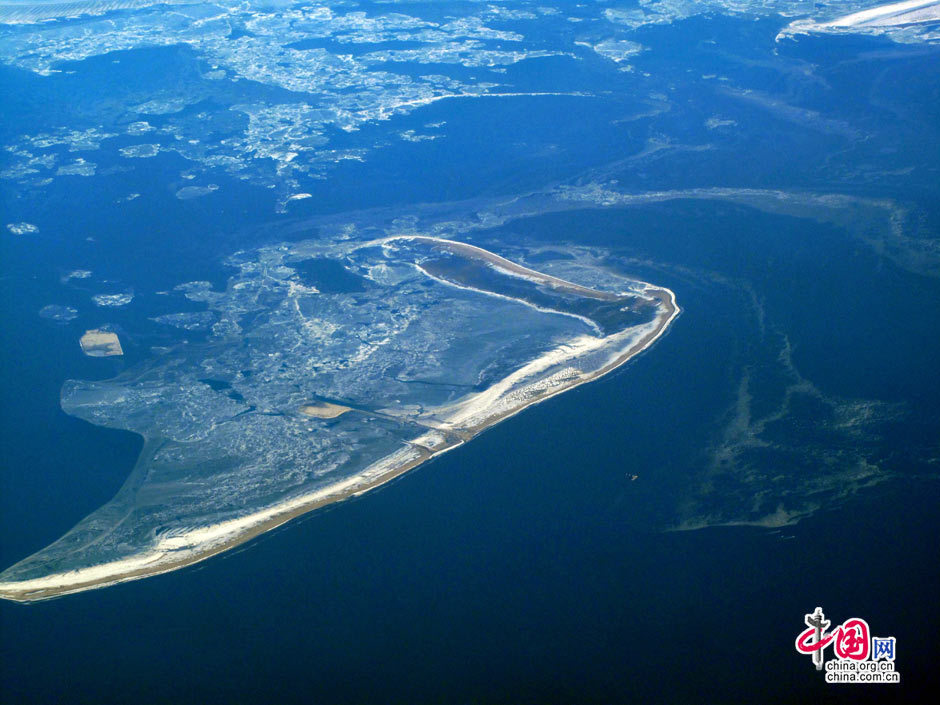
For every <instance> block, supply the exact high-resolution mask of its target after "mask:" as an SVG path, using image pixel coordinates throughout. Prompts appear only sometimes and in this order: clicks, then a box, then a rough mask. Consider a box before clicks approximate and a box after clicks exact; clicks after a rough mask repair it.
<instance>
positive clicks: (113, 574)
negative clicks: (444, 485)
mask: <svg viewBox="0 0 940 705" xmlns="http://www.w3.org/2000/svg"><path fill="white" fill-rule="evenodd" d="M399 237H401V236H399ZM405 237H407V236H405ZM396 239H397V238H396ZM414 239H422V240H435V241H436V242H437V243H438V244H440V245H441V246H443V247H446V248H451V247H455V246H456V247H455V249H459V250H462V251H463V253H464V254H470V251H471V250H472V254H471V255H470V256H475V257H478V258H482V259H486V260H488V261H490V262H492V263H493V264H496V265H498V266H500V267H506V265H507V264H509V265H512V266H513V268H514V269H515V272H516V273H517V274H519V275H522V276H526V277H532V278H538V279H539V280H541V282H542V283H549V282H550V285H551V286H553V287H558V288H569V287H570V289H571V290H572V291H576V292H577V293H579V294H582V295H584V291H585V288H584V287H581V286H578V285H576V284H573V283H570V282H565V281H564V280H561V279H557V278H555V277H550V276H549V275H544V274H541V273H539V272H535V271H534V270H529V269H527V268H525V267H522V266H520V265H516V264H515V263H513V262H510V261H509V260H505V259H504V258H502V257H499V256H498V255H495V254H493V253H490V252H488V251H486V250H483V249H481V248H476V247H474V246H471V245H465V244H464V243H456V242H452V241H446V240H437V239H436V238H425V237H420V236H418V237H415V238H414ZM464 248H467V249H464ZM641 284H643V283H641ZM645 287H646V288H645V290H644V291H643V294H644V295H645V296H648V297H650V298H651V299H652V300H655V301H656V302H657V303H656V306H657V309H658V314H657V317H656V319H654V321H655V324H654V325H652V326H651V328H650V330H648V331H647V332H645V333H644V334H643V335H641V336H640V337H639V338H637V339H636V340H632V341H631V343H630V344H629V345H628V347H627V348H626V349H624V350H623V351H621V352H620V353H619V354H617V355H614V356H613V357H612V358H611V359H610V360H609V361H608V362H607V363H606V364H604V365H602V366H601V367H600V368H598V369H597V370H595V371H593V372H591V373H582V374H580V375H579V376H577V377H575V378H568V379H565V380H564V381H563V382H562V383H560V384H557V385H556V386H554V387H550V388H548V389H546V390H544V391H543V392H541V393H537V394H535V395H534V396H533V397H532V398H531V399H527V400H525V401H524V402H523V403H519V404H517V405H515V406H509V408H506V409H505V410H498V411H497V412H496V413H490V414H486V413H485V412H486V410H487V407H486V406H484V408H483V414H482V417H481V416H480V414H473V413H472V409H471V412H469V413H470V418H471V419H473V418H476V420H477V422H476V423H469V424H467V425H463V424H459V425H457V426H454V427H448V426H449V424H447V423H444V424H441V425H440V426H439V427H438V428H437V429H434V428H429V429H428V433H426V434H424V435H423V436H421V437H419V438H417V439H414V440H413V441H411V442H409V443H408V445H406V446H405V447H404V448H402V449H400V450H398V451H396V452H394V453H392V454H390V455H388V456H386V457H384V458H382V459H380V460H379V461H377V462H375V463H373V464H372V465H370V466H369V467H367V468H366V469H364V470H362V471H361V472H359V473H357V474H356V475H353V476H351V477H349V478H346V479H344V480H340V481H338V482H335V483H333V484H331V485H328V486H326V487H323V488H321V489H318V490H315V491H313V492H310V493H307V494H305V495H301V496H300V497H295V498H293V499H290V500H286V501H284V502H282V503H281V504H279V505H274V506H272V507H268V508H266V509H262V510H259V511H257V512H255V513H253V514H250V515H248V516H246V517H242V518H239V519H233V520H229V521H226V522H222V523H220V524H217V525H214V526H209V527H201V528H196V529H192V530H190V531H187V532H185V533H177V534H168V535H166V536H164V537H162V538H161V539H160V540H159V541H158V543H157V544H156V546H153V547H151V548H149V549H148V550H147V552H146V553H142V554H139V556H133V557H129V558H125V559H121V560H118V561H114V562H112V563H104V564H99V565H96V566H91V567H88V568H81V569H77V570H74V571H66V572H61V573H53V574H50V575H47V576H44V577H41V578H32V579H27V580H23V581H13V582H6V583H0V598H3V599H8V600H12V601H15V602H23V603H25V602H35V601H40V600H47V599H52V598H55V597H60V596H63V595H68V594H72V593H77V592H84V591H86V590H93V589H97V588H102V587H107V586H110V585H115V584H118V583H123V582H128V581H131V580H139V579H142V578H146V577H151V576H154V575H160V574H162V573H168V572H171V571H174V570H179V569H181V568H185V567H187V566H189V565H193V564H195V563H199V562H201V561H204V560H206V559H208V558H211V557H212V556H215V555H217V554H219V553H223V552H225V551H228V550H230V549H232V548H235V547H236V546H238V545H241V544H243V543H246V542H248V541H251V540H252V539H254V538H256V537H257V536H260V535H261V534H264V533H267V532H268V531H271V530H273V529H276V528H278V527H279V526H282V525H283V524H285V523H287V522H289V521H291V520H292V519H295V518H297V517H299V516H301V515H303V514H307V513H308V512H312V511H314V510H316V509H319V508H321V507H324V506H326V505H329V504H333V503H335V502H340V501H342V500H345V499H348V498H350V497H357V496H359V495H362V494H364V493H366V492H368V491H370V490H372V489H375V488H377V487H380V486H381V485H384V484H386V483H388V482H390V481H391V480H394V479H395V478H397V477H400V476H402V475H404V474H405V473H407V472H409V471H410V470H412V469H414V468H416V467H418V466H419V465H421V464H423V463H424V462H426V461H428V460H430V459H431V458H434V457H436V456H438V455H441V454H443V453H446V452H448V451H450V450H453V449H454V448H456V447H458V446H460V445H462V444H463V443H465V442H466V441H468V440H470V439H472V438H474V437H475V436H477V435H478V434H480V433H482V432H483V431H485V430H486V429H488V428H490V427H492V426H494V425H496V424H498V423H499V422H501V421H503V420H505V419H507V418H509V417H511V416H514V415H515V414H518V413H519V412H521V411H523V410H524V409H527V408H528V407H530V406H532V405H533V404H537V403H540V402H542V401H545V400H546V399H550V398H552V397H554V396H556V395H558V394H561V393H563V392H566V391H569V390H570V389H573V388H575V387H577V386H580V385H581V384H585V383H587V382H591V381H594V380H596V379H598V378H600V377H602V376H604V375H606V374H608V373H609V372H611V371H613V370H615V369H617V368H618V367H620V366H622V365H623V364H625V363H626V362H628V361H629V360H631V359H632V358H634V357H636V356H637V355H639V354H640V353H642V352H643V351H645V350H647V349H648V348H649V347H651V346H652V345H653V344H654V343H655V342H656V341H657V340H658V339H659V338H660V337H662V335H663V334H665V332H666V331H667V330H668V328H669V325H670V324H671V323H672V322H673V321H674V320H675V318H676V317H677V316H678V315H679V313H680V309H679V307H678V305H677V304H676V298H675V294H674V293H673V292H672V291H671V290H670V289H667V288H664V287H654V286H652V285H648V284H645ZM587 291H591V292H593V294H594V296H595V297H598V298H600V297H605V296H610V294H606V293H603V292H596V291H594V290H590V289H588V290H587ZM614 296H616V295H614ZM629 331H630V329H628V332H629ZM617 335H622V336H624V337H625V340H624V342H626V339H627V338H632V336H626V335H625V333H624V332H621V333H618V334H615V335H614V336H610V337H609V338H606V339H603V340H610V338H614V337H616V336H617ZM535 362H538V360H536V361H535ZM507 379H509V378H507ZM499 398H500V397H498V396H497V399H499ZM491 411H492V409H491ZM422 441H424V442H425V444H422Z"/></svg>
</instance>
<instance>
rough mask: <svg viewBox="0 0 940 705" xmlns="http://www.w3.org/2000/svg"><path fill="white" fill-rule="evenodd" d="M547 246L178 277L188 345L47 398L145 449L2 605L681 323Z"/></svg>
mask: <svg viewBox="0 0 940 705" xmlns="http://www.w3.org/2000/svg"><path fill="white" fill-rule="evenodd" d="M553 252H555V253H556V255H557V257H555V258H554V259H552V258H551V257H549V259H547V260H546V259H545V257H541V258H540V259H539V264H538V270H536V269H534V268H533V267H532V266H527V265H526V264H524V263H520V262H517V261H513V260H510V259H508V258H507V257H503V256H501V255H499V254H496V253H495V252H492V251H490V250H487V249H484V248H482V247H479V246H477V245H472V244H469V243H465V242H458V241H456V240H449V239H443V238H439V237H430V236H426V235H422V234H419V233H415V234H405V235H402V234H396V235H393V236H389V237H382V238H379V239H373V240H366V241H355V240H350V241H346V242H326V241H319V240H311V241H305V242H299V243H291V244H283V245H277V246H267V247H263V248H259V249H257V250H253V251H247V252H240V253H237V254H236V255H233V256H232V257H231V258H230V259H229V260H228V262H227V263H228V264H229V265H230V266H232V267H233V268H235V270H236V272H237V273H236V274H235V275H233V276H232V278H231V279H230V280H229V282H228V284H227V286H226V287H225V290H224V291H214V290H211V287H210V285H208V283H198V282H196V283H190V284H186V285H182V286H181V287H179V290H180V291H181V292H185V295H186V297H187V298H189V299H190V300H193V301H195V300H198V301H202V302H205V304H206V305H207V306H208V307H209V310H211V311H212V312H213V313H214V315H215V316H216V317H217V319H218V322H217V323H215V324H214V325H213V328H212V334H211V335H210V337H209V340H208V341H207V342H206V343H204V344H198V345H196V344H190V345H180V346H178V347H177V348H174V349H172V350H170V351H168V352H166V353H165V354H164V355H162V356H161V357H160V358H159V359H157V360H153V361H150V362H148V363H146V364H141V365H139V366H137V367H133V368H131V369H128V370H125V371H124V372H122V373H121V374H120V375H118V376H117V377H115V378H114V379H111V380H104V381H76V380H71V381H69V382H67V383H66V384H65V386H64V387H63V390H62V408H63V409H64V410H65V411H66V412H67V413H69V414H72V415H74V416H77V417H79V418H82V419H85V420H87V421H89V422H91V423H94V424H98V425H101V426H107V427H111V428H121V429H125V430H129V431H133V432H136V433H139V434H140V435H142V436H143V437H144V439H145V444H144V447H143V450H142V451H141V454H140V457H139V459H138V462H137V465H136V466H135V468H134V470H133V472H132V473H131V476H130V477H129V478H128V480H127V482H126V483H125V485H124V486H123V487H122V488H121V490H120V491H119V492H118V493H117V495H116V496H115V498H114V499H113V500H111V501H110V502H109V503H107V504H106V505H104V506H103V507H101V508H100V509H98V510H96V511H95V512H93V513H92V514H90V515H89V516H88V517H86V518H85V519H83V520H82V521H80V522H79V523H78V524H77V525H76V526H75V527H74V528H73V529H72V530H71V531H69V532H68V533H67V534H65V535H64V536H63V537H62V538H60V539H59V540H58V541H56V542H55V543H53V544H51V545H50V546H48V547H46V548H44V549H42V550H41V551H39V552H37V553H35V554H33V555H31V556H28V557H26V558H24V559H23V560H21V561H20V562H19V563H17V564H15V565H13V566H11V567H9V568H7V569H6V570H5V571H3V573H2V574H0V597H3V598H6V599H10V600H16V601H21V602H26V601H33V600H43V599H49V598H54V597H58V596H61V595H65V594H69V593H74V592H80V591H83V590H90V589H94V588H100V587H104V586H107V585H112V584H115V583H121V582H125V581H129V580H136V579H140V578H144V577H148V576H153V575H157V574H160V573H165V572H168V571H173V570H177V569H179V568H183V567H184V566H188V565H192V564H194V563H197V562H199V561H203V560H205V559H207V558H209V557H211V556H214V555H217V554H219V553H222V552H224V551H227V550H229V549H231V548H233V547H235V546H237V545H239V544H243V543H245V542H246V541H250V540H251V539H252V538H254V537H256V536H258V535H260V534H262V533H264V532H267V531H270V530H272V529H274V528H276V527H278V526H281V525H283V524H284V523H286V522H288V521H290V520H291V519H293V518H295V517H298V516H300V515H302V514H306V513H308V512H311V511H314V510H316V509H318V508H320V507H323V506H325V505H327V504H331V503H334V502H339V501H342V500H344V499H347V498H349V497H355V496H359V495H362V494H363V493H366V492H368V491H369V490H371V489H374V488H376V487H379V486H381V485H383V484H385V483H387V482H389V481H390V480H392V479H394V478H396V477H399V476H401V475H402V474H404V473H406V472H408V471H409V470H412V469H413V468H415V467H417V466H419V465H421V464H423V463H425V462H427V461H428V460H430V459H431V458H434V457H437V456H439V455H441V454H443V453H446V452H448V451H450V450H453V449H454V448H457V447H459V446H461V445H462V444H464V443H466V442H468V441H470V440H471V439H473V438H474V437H475V436H477V435H479V434H480V433H482V432H483V431H485V430H486V429H488V428H490V427H492V426H493V425H495V424H497V423H499V422H501V421H503V420H505V419H507V418H509V417H511V416H513V415H515V414H518V413H520V412H521V411H523V410H524V409H526V408H527V407H529V406H532V405H533V404H537V403H542V402H545V401H546V400H548V399H551V398H553V397H556V396H558V395H560V394H562V393H564V392H566V391H569V390H571V389H573V388H575V387H577V386H579V385H582V384H586V383H588V382H591V381H592V380H596V379H598V378H599V377H602V376H604V375H606V374H607V373H609V372H611V371H612V370H614V369H617V368H618V367H621V366H622V365H624V363H626V362H627V361H629V360H631V359H633V358H634V357H635V356H637V355H638V354H640V353H641V352H643V351H644V350H647V349H648V348H649V347H650V346H651V345H653V343H655V342H656V341H657V340H659V339H660V338H661V337H662V336H663V334H664V333H665V332H666V331H667V329H668V328H669V326H670V324H671V323H672V322H673V321H674V320H675V319H676V317H677V316H678V315H679V307H678V305H677V304H676V298H675V295H674V294H673V292H672V291H671V290H669V289H667V288H664V287H660V286H654V285H652V284H648V283H645V282H641V281H636V280H634V279H631V278H629V277H627V276H625V275H622V274H618V273H617V272H615V271H613V270H612V268H610V267H605V266H601V263H600V260H598V258H597V257H596V255H592V256H590V257H587V256H585V255H584V253H583V251H580V250H577V251H575V250H573V251H572V252H569V253H566V252H563V251H561V250H559V249H558V248H555V249H554V250H553ZM311 261H312V262H322V263H329V264H330V266H319V265H318V266H307V263H310V262H311ZM339 274H341V275H342V276H339ZM317 277H319V279H318V278H317ZM98 333H100V331H99V332H98ZM209 381H211V384H209V383H207V382H209Z"/></svg>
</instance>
